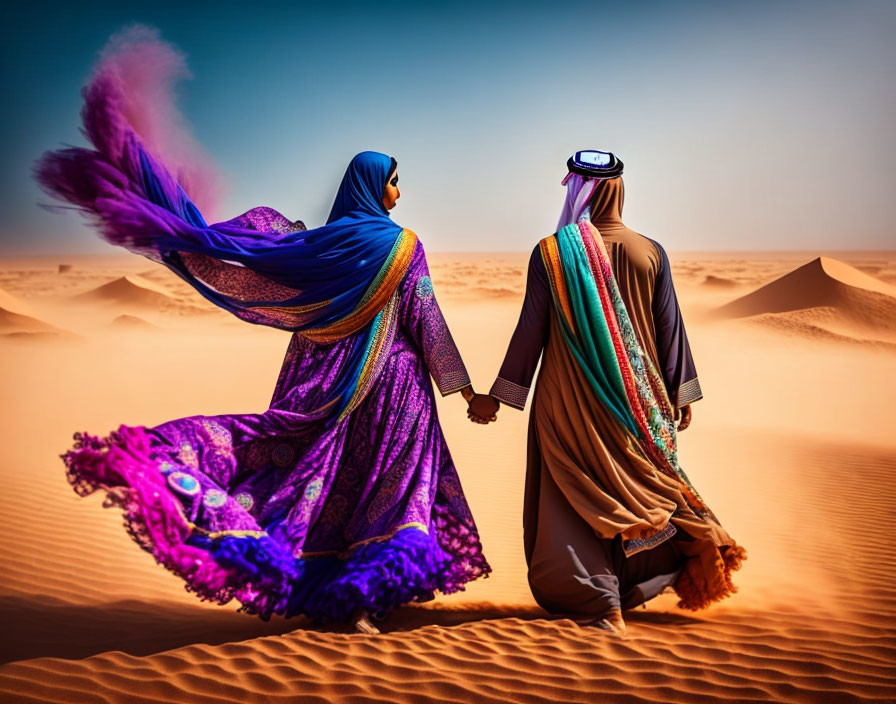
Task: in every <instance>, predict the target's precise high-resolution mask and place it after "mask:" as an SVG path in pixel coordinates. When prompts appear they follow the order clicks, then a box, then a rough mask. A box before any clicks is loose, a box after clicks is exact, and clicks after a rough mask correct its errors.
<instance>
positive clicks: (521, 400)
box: [488, 377, 529, 411]
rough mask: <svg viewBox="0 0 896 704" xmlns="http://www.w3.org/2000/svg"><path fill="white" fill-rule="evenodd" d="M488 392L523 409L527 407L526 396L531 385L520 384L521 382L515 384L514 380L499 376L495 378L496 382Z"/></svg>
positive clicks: (508, 403) (510, 404)
mask: <svg viewBox="0 0 896 704" xmlns="http://www.w3.org/2000/svg"><path fill="white" fill-rule="evenodd" d="M488 393H489V396H494V397H495V398H496V399H498V400H499V401H501V402H502V403H506V404H507V405H508V406H513V407H514V408H517V409H519V410H521V411H522V410H523V409H524V408H525V407H526V397H527V396H528V395H529V387H528V386H520V385H519V384H514V383H513V382H512V381H507V379H502V378H501V377H498V378H497V379H495V383H494V384H492V388H491V391H489V392H488Z"/></svg>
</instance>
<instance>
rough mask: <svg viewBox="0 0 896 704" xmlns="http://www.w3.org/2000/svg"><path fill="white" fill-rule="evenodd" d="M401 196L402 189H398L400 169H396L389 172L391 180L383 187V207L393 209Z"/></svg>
mask: <svg viewBox="0 0 896 704" xmlns="http://www.w3.org/2000/svg"><path fill="white" fill-rule="evenodd" d="M399 198H401V191H399V190H398V170H397V169H396V170H395V171H393V172H392V173H391V174H389V180H388V181H386V187H385V188H384V189H383V207H384V208H385V209H386V210H392V208H394V207H395V204H396V203H397V202H398V199H399Z"/></svg>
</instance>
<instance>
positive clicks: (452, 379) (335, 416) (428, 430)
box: [37, 71, 490, 631]
mask: <svg viewBox="0 0 896 704" xmlns="http://www.w3.org/2000/svg"><path fill="white" fill-rule="evenodd" d="M125 90H126V89H125V88H124V87H123V84H122V81H121V80H120V77H117V76H114V75H110V74H106V73H103V72H102V71H101V72H99V73H98V74H97V75H96V76H95V77H94V79H93V80H92V82H91V83H90V85H89V86H88V87H87V88H86V89H85V93H84V95H85V108H84V111H83V113H82V115H83V120H84V127H85V133H86V134H87V136H88V137H89V139H90V140H91V142H92V143H93V145H94V147H95V149H92V150H91V149H66V150H61V151H57V152H51V153H47V154H46V155H45V156H44V157H43V159H42V160H41V162H40V163H39V165H38V169H37V178H38V180H39V181H40V183H41V184H42V185H43V186H44V188H45V189H47V190H48V191H49V192H50V193H52V194H54V195H55V196H57V197H60V198H63V199H65V200H67V201H69V202H71V203H73V204H75V205H76V206H77V207H78V208H80V209H82V210H83V211H84V212H86V213H87V214H88V215H89V216H91V217H92V219H93V220H94V222H95V223H96V224H97V226H98V228H99V230H100V233H101V234H102V236H103V237H104V238H105V239H106V240H107V241H109V242H112V243H114V244H118V245H122V246H125V247H127V248H128V249H130V250H132V251H134V252H138V253H141V254H144V255H146V256H148V257H150V258H152V259H154V260H155V261H158V262H161V263H163V264H165V265H166V266H168V267H169V268H170V269H172V270H173V271H174V272H176V273H177V274H178V275H179V276H181V277H182V278H183V279H185V280H186V281H188V282H189V283H190V284H191V285H193V286H194V287H195V288H196V289H197V290H198V291H199V292H200V293H202V295H204V296H205V297H206V298H208V299H209V300H211V301H212V302H214V303H215V304H217V305H219V306H221V307H223V308H225V309H226V310H229V311H230V312H231V313H233V314H234V315H236V316H238V317H240V318H241V319H243V320H246V321H249V322H252V323H258V324H264V325H270V326H273V327H277V328H280V329H283V330H290V331H293V332H294V334H293V336H292V339H291V341H290V344H289V348H288V350H287V353H286V359H285V361H284V363H283V367H282V370H281V372H280V376H279V378H278V380H277V385H276V388H275V390H274V396H273V399H272V401H271V406H270V408H269V410H268V411H266V412H265V413H261V414H245V415H222V416H211V417H209V416H194V417H189V418H181V419H178V420H172V421H170V422H167V423H164V424H162V425H159V426H157V427H153V428H146V427H142V426H139V427H127V426H121V427H119V428H118V430H116V431H115V432H113V433H111V434H110V435H109V436H108V437H107V438H102V439H101V438H97V437H93V436H90V435H86V434H76V435H75V439H76V444H75V446H74V448H73V449H72V450H70V451H69V452H67V453H66V454H65V455H64V456H63V457H64V461H65V464H66V466H67V468H68V472H67V473H68V478H69V481H70V482H71V483H72V485H73V487H74V489H75V491H76V492H77V493H79V494H81V495H82V496H83V495H87V494H90V493H92V492H94V491H97V490H102V491H105V492H106V493H107V496H108V501H107V503H110V504H114V505H117V506H119V507H120V508H121V509H122V510H123V511H124V514H125V523H126V527H127V529H128V532H129V533H130V534H131V536H132V537H133V538H134V539H135V540H136V541H137V542H138V543H139V544H140V545H141V547H143V548H144V549H146V550H148V551H149V552H151V553H152V554H153V555H154V557H155V558H156V560H158V561H159V562H160V563H161V564H162V565H164V566H165V567H166V568H168V569H170V570H172V571H173V572H175V573H176V574H178V575H180V576H181V577H182V578H183V579H184V581H185V582H186V587H187V589H188V590H190V591H193V592H195V593H196V594H197V595H198V596H199V597H200V598H203V599H209V600H213V601H216V602H218V603H221V604H223V603H226V602H228V601H229V600H230V599H232V598H236V599H237V600H239V601H240V602H241V604H242V607H241V610H242V611H245V612H248V613H253V614H257V615H259V616H261V617H262V618H264V619H267V618H269V617H270V615H271V614H274V613H277V614H283V615H285V616H292V615H295V614H307V615H309V616H311V617H313V618H315V619H320V620H327V621H333V622H342V621H352V622H354V623H355V624H356V626H357V628H358V629H359V630H364V631H373V630H375V628H374V627H373V626H372V624H371V623H370V621H369V620H368V618H367V616H368V615H369V614H385V613H386V612H388V611H390V610H391V609H394V608H395V607H397V606H400V605H402V604H406V603H409V602H412V601H423V600H426V599H430V598H432V596H433V594H434V592H436V591H439V592H444V593H448V592H454V591H457V590H459V589H463V586H464V584H465V583H466V582H468V581H470V580H473V579H476V578H478V577H482V576H485V575H487V574H488V573H489V571H490V567H489V565H488V563H487V562H486V560H485V558H484V556H483V554H482V548H481V545H480V542H479V538H478V534H477V530H476V525H475V523H474V522H473V518H472V516H471V514H470V510H469V508H468V506H467V502H466V500H465V498H464V494H463V491H462V489H461V486H460V482H459V481H458V476H457V472H456V471H455V468H454V464H453V462H452V460H451V456H450V454H449V452H448V448H447V447H446V445H445V440H444V437H443V435H442V431H441V428H440V426H439V421H438V417H437V414H436V406H435V399H434V395H433V390H432V385H431V383H430V381H429V378H428V377H429V375H430V374H431V375H432V377H433V378H434V379H435V382H436V384H437V386H438V387H439V390H440V392H441V393H442V394H443V395H444V394H449V393H454V392H456V391H462V392H463V394H464V396H465V397H466V398H467V399H468V400H469V399H471V398H472V396H473V393H472V389H471V387H470V381H469V377H468V376H467V372H466V369H465V367H464V364H463V361H462V360H461V358H460V355H459V354H458V351H457V348H456V347H455V345H454V342H453V340H452V337H451V333H450V332H449V330H448V327H447V326H446V324H445V320H444V318H443V317H442V314H441V311H440V310H439V306H438V303H437V302H436V299H435V297H434V295H433V288H432V282H431V280H430V278H429V271H428V269H427V264H426V257H425V255H424V251H423V247H422V245H421V244H420V242H419V241H418V240H417V237H416V235H415V234H414V233H413V232H411V231H410V230H406V229H402V228H401V227H400V226H398V225H396V224H395V223H394V222H393V221H392V220H391V218H390V217H389V214H388V210H389V209H391V208H392V207H394V205H395V202H396V201H397V199H398V198H399V195H400V193H399V190H398V173H397V168H396V163H395V161H394V159H390V158H389V157H388V156H386V155H384V154H379V153H376V152H362V153H361V154H358V155H357V156H356V157H355V158H354V159H352V161H351V163H350V164H349V166H348V168H347V169H346V172H345V177H344V178H343V180H342V184H341V185H340V187H339V191H338V193H337V195H336V199H335V202H334V204H333V208H332V211H331V212H330V216H329V218H328V220H327V224H326V225H324V226H323V227H320V228H317V229H315V230H305V228H304V225H302V223H300V222H296V223H290V222H289V221H288V220H287V219H286V218H284V217H283V216H282V215H281V214H280V213H278V212H276V211H274V210H272V209H270V208H255V209H254V210H250V211H249V212H247V213H245V214H243V215H241V216H239V217H237V218H234V219H233V220H229V221H227V222H223V223H218V224H216V225H207V224H206V223H205V221H204V219H203V217H202V215H201V214H200V213H199V211H198V209H197V208H196V206H195V205H193V203H192V202H191V201H190V199H189V198H188V196H187V194H186V193H185V191H184V189H183V188H181V186H180V185H179V184H178V183H177V181H176V180H175V179H174V178H173V176H172V175H171V174H170V173H169V172H168V170H167V169H166V168H165V166H164V165H163V164H162V163H161V162H160V161H159V160H158V159H156V158H155V157H154V155H153V154H151V153H150V151H149V150H148V149H147V148H145V147H144V144H143V143H142V141H141V137H140V136H139V135H138V134H137V133H136V132H135V130H134V129H133V128H132V127H131V125H130V124H129V123H128V120H127V116H126V115H125V114H124V112H122V110H121V106H122V105H126V104H127V101H126V100H124V97H125V96H124V95H123V91H125Z"/></svg>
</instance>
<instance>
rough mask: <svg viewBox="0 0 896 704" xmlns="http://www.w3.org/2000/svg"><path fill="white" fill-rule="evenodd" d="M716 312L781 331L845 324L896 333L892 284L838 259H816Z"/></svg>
mask: <svg viewBox="0 0 896 704" xmlns="http://www.w3.org/2000/svg"><path fill="white" fill-rule="evenodd" d="M717 312H718V314H719V315H721V316H724V317H728V318H746V317H761V318H762V319H763V320H766V321H770V322H772V324H773V325H774V326H776V327H779V328H781V329H791V330H797V329H803V330H809V329H818V328H821V329H824V330H826V329H827V328H828V327H829V326H839V327H844V326H845V327H846V328H849V329H850V331H861V332H865V333H869V334H872V336H873V334H875V333H884V334H887V333H894V332H896V288H894V287H893V286H890V285H889V284H887V283H884V282H883V281H881V280H879V279H876V278H874V277H873V276H869V275H868V274H866V273H864V272H862V271H859V270H858V269H856V268H855V267H853V266H850V265H849V264H846V263H844V262H841V261H838V260H836V259H831V258H830V257H818V258H816V259H813V260H812V261H811V262H809V263H808V264H804V265H803V266H801V267H799V268H797V269H794V270H793V271H791V272H790V273H789V274H785V275H784V276H782V277H780V278H778V279H776V280H774V281H772V282H771V283H769V284H766V285H765V286H762V287H761V288H759V289H757V290H756V291H753V292H752V293H749V294H747V295H746V296H742V297H740V298H738V299H736V300H734V301H731V302H730V303H727V304H726V305H724V306H721V307H720V308H719V309H718V310H717ZM827 332H838V333H840V332H842V330H840V331H829V330H828V331H827Z"/></svg>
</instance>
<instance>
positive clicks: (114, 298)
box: [72, 274, 177, 307]
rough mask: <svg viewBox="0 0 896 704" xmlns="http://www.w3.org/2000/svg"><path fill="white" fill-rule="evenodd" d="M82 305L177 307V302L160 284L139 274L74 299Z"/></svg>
mask: <svg viewBox="0 0 896 704" xmlns="http://www.w3.org/2000/svg"><path fill="white" fill-rule="evenodd" d="M72 300H73V301H78V302H80V303H117V304H121V305H132V306H138V307H147V306H150V307H158V306H171V305H176V304H177V301H176V300H175V299H174V298H173V297H172V296H171V295H170V294H169V293H168V292H167V291H165V289H164V288H162V287H161V286H159V285H158V284H155V283H153V282H152V281H150V280H149V279H144V278H143V277H142V276H139V275H137V274H128V275H127V276H121V277H119V278H117V279H115V280H113V281H110V282H109V283H106V284H103V285H102V286H97V287H96V288H92V289H90V290H89V291H85V292H84V293H79V294H77V295H75V296H73V297H72Z"/></svg>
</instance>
